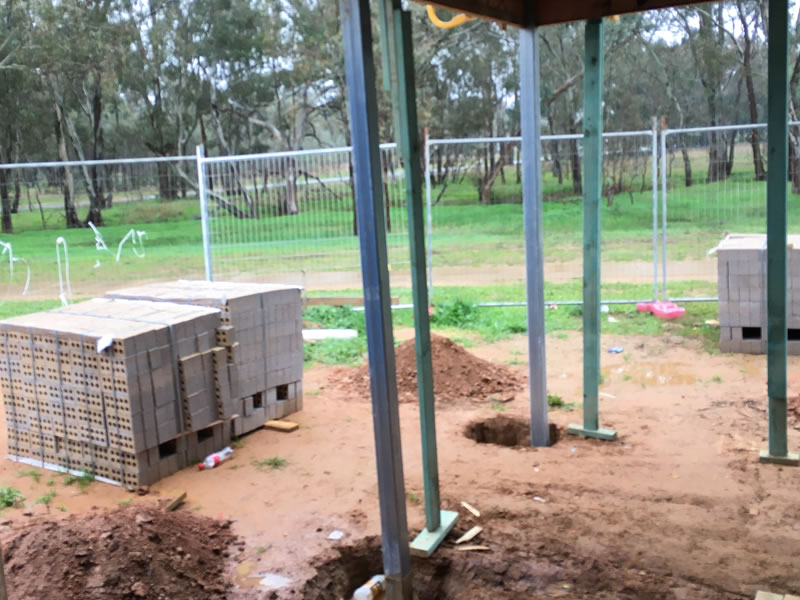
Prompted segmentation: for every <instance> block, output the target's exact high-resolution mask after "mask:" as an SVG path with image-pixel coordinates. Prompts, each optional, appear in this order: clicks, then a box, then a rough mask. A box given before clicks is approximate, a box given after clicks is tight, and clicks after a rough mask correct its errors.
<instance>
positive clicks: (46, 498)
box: [34, 490, 56, 510]
mask: <svg viewBox="0 0 800 600" xmlns="http://www.w3.org/2000/svg"><path fill="white" fill-rule="evenodd" d="M55 497H56V491H55V490H50V491H49V492H47V493H46V494H45V495H43V496H40V497H39V498H37V499H36V500H35V501H34V504H44V505H45V506H46V507H47V508H48V510H49V508H50V503H51V502H52V501H53V498H55Z"/></svg>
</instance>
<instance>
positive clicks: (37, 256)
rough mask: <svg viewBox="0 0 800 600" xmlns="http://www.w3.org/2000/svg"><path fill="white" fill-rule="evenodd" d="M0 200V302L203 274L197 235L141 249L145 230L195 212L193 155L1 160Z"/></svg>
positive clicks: (153, 232) (162, 227)
mask: <svg viewBox="0 0 800 600" xmlns="http://www.w3.org/2000/svg"><path fill="white" fill-rule="evenodd" d="M0 201H1V202H2V203H3V204H4V205H5V206H7V207H8V211H9V216H10V217H11V218H10V221H11V224H12V225H13V227H14V230H15V231H16V232H17V234H16V235H10V234H0V302H2V301H3V300H7V299H21V298H29V299H31V300H39V299H42V300H44V299H52V298H58V297H59V296H62V297H63V298H64V299H67V298H68V297H70V296H71V297H73V298H80V297H88V296H92V295H96V294H102V293H103V292H105V290H106V289H108V288H109V287H114V285H115V282H126V281H130V280H140V279H148V278H152V277H153V276H154V275H155V274H156V273H158V274H159V276H161V275H162V273H163V276H164V277H169V276H178V275H189V274H194V275H197V276H202V255H199V254H198V252H197V248H198V242H199V235H198V236H197V238H196V239H195V240H194V247H193V254H194V256H192V255H191V254H190V253H188V252H183V253H182V254H181V253H180V252H178V253H177V255H174V260H171V261H161V260H159V252H158V251H156V252H155V253H153V252H152V251H151V252H149V253H148V251H149V250H152V248H150V247H149V244H148V237H149V236H153V235H155V236H156V237H161V235H160V234H161V232H162V231H169V230H170V225H169V222H170V221H176V220H179V219H183V218H193V217H195V216H198V217H199V212H200V211H199V207H198V206H197V204H198V202H197V174H196V161H195V159H194V157H170V158H135V159H116V160H105V161H75V162H40V163H21V164H10V165H0ZM110 209H113V210H110ZM109 215H110V216H109ZM198 230H199V227H198ZM198 233H199V231H198ZM151 239H152V238H151ZM164 253H165V252H164V250H163V249H162V250H161V251H160V254H161V255H162V257H163V254H164Z"/></svg>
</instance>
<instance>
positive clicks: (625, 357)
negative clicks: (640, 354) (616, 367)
mask: <svg viewBox="0 0 800 600" xmlns="http://www.w3.org/2000/svg"><path fill="white" fill-rule="evenodd" d="M622 358H624V359H625V361H629V360H630V359H631V355H630V354H623V355H622Z"/></svg>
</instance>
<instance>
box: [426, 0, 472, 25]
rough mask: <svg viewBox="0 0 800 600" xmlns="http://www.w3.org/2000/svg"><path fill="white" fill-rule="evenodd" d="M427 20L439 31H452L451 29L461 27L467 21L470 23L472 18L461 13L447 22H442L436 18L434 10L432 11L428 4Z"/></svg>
mask: <svg viewBox="0 0 800 600" xmlns="http://www.w3.org/2000/svg"><path fill="white" fill-rule="evenodd" d="M428 18H429V19H430V20H431V23H433V24H434V25H435V26H436V27H438V28H439V29H453V27H458V26H459V25H463V24H464V23H466V22H467V21H471V20H472V19H473V17H470V16H469V15H465V14H464V13H461V14H460V15H456V16H455V17H453V18H452V19H450V20H449V21H442V20H441V19H440V18H439V17H438V16H436V9H434V8H433V6H431V5H430V4H428Z"/></svg>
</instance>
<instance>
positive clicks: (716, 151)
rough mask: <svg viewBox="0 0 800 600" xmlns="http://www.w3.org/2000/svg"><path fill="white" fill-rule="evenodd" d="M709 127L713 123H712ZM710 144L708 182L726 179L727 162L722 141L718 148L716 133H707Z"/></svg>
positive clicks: (712, 123) (718, 141) (718, 138)
mask: <svg viewBox="0 0 800 600" xmlns="http://www.w3.org/2000/svg"><path fill="white" fill-rule="evenodd" d="M711 125H712V126H714V125H715V123H714V122H713V121H712V122H711ZM709 137H710V143H709V146H708V182H709V183H711V182H714V181H722V180H723V179H725V178H726V177H727V160H726V156H725V154H726V153H725V150H724V149H723V148H724V147H725V144H724V141H723V143H722V148H721V147H720V136H718V135H717V132H716V131H711V132H710V133H709Z"/></svg>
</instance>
